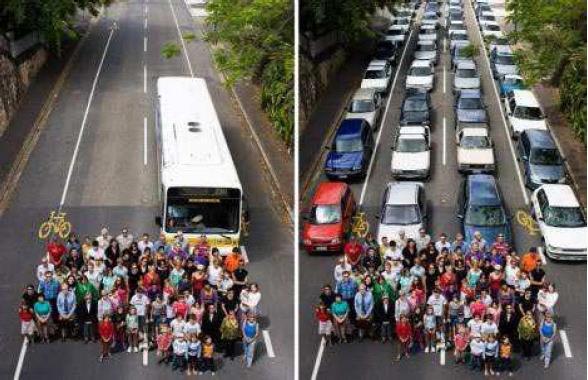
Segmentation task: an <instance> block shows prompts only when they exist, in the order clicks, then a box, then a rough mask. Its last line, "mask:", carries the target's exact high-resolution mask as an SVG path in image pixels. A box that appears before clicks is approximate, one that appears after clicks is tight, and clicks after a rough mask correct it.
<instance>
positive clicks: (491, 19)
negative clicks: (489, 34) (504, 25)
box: [478, 12, 497, 27]
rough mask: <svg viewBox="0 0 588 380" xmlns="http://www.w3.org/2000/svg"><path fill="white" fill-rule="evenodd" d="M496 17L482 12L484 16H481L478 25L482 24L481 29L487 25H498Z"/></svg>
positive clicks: (490, 13)
mask: <svg viewBox="0 0 588 380" xmlns="http://www.w3.org/2000/svg"><path fill="white" fill-rule="evenodd" d="M496 22H497V20H496V16H494V13H493V12H482V14H481V15H480V18H479V19H478V23H479V24H480V27H482V25H485V24H492V23H496Z"/></svg>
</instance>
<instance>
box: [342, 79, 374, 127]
mask: <svg viewBox="0 0 588 380" xmlns="http://www.w3.org/2000/svg"><path fill="white" fill-rule="evenodd" d="M381 116H382V96H381V95H380V94H379V93H378V92H377V91H376V90H374V89H373V88H360V89H358V90H357V91H355V94H353V97H352V98H351V102H350V103H349V107H347V113H346V114H345V118H346V119H364V120H365V121H367V122H368V124H369V125H370V127H371V129H372V131H375V130H376V129H378V125H379V123H380V117H381Z"/></svg>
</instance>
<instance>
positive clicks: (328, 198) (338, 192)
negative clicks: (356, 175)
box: [312, 181, 348, 205]
mask: <svg viewBox="0 0 588 380" xmlns="http://www.w3.org/2000/svg"><path fill="white" fill-rule="evenodd" d="M347 187H348V185H347V184H346V183H344V182H333V181H326V182H321V183H319V185H318V186H317V188H316V191H315V192H314V197H313V199H312V204H313V205H332V204H339V203H340V202H341V198H342V197H343V194H345V190H347Z"/></svg>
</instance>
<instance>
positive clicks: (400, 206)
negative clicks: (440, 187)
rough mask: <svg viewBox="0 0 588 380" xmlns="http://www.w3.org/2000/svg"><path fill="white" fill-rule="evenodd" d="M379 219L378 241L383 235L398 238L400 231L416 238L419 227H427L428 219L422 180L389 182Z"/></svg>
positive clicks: (392, 238) (391, 238)
mask: <svg viewBox="0 0 588 380" xmlns="http://www.w3.org/2000/svg"><path fill="white" fill-rule="evenodd" d="M378 219H379V225H378V232H377V235H378V241H381V240H382V238H383V237H387V238H388V239H389V240H394V239H398V233H399V232H400V231H404V233H405V234H406V236H407V237H410V238H413V239H414V238H416V237H417V236H418V231H419V229H421V228H426V226H427V221H428V210H427V199H426V198H425V186H424V185H423V184H422V183H420V182H390V183H388V185H387V186H386V189H385V190H384V195H383V198H382V206H381V211H380V215H378Z"/></svg>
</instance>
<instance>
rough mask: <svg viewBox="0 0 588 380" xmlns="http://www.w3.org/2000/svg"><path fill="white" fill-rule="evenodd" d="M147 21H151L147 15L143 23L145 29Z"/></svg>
mask: <svg viewBox="0 0 588 380" xmlns="http://www.w3.org/2000/svg"><path fill="white" fill-rule="evenodd" d="M147 20H149V19H148V18H147V15H145V21H143V29H147Z"/></svg>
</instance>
